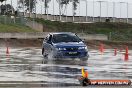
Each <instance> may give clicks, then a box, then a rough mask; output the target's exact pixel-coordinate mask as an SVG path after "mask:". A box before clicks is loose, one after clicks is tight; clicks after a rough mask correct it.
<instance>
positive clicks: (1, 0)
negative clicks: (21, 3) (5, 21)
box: [0, 0, 5, 14]
mask: <svg viewBox="0 0 132 88" xmlns="http://www.w3.org/2000/svg"><path fill="white" fill-rule="evenodd" d="M3 1H5V0H0V2H1V3H2V2H3ZM1 14H2V10H1Z"/></svg>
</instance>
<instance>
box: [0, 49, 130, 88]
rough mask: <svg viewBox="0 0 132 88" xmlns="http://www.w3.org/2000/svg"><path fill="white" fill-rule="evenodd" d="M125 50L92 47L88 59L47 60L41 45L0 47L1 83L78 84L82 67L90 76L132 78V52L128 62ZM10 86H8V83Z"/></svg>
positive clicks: (37, 84)
mask: <svg viewBox="0 0 132 88" xmlns="http://www.w3.org/2000/svg"><path fill="white" fill-rule="evenodd" d="M123 53H124V52H119V51H118V54H117V56H114V51H113V50H110V49H108V50H106V51H105V53H104V54H100V53H99V52H98V50H90V51H89V54H90V58H89V60H88V61H87V62H83V61H80V60H78V59H77V60H70V59H68V60H60V61H55V60H54V61H53V60H48V61H45V60H44V59H43V56H42V55H41V49H40V48H35V47H32V48H10V54H9V55H6V48H3V47H1V48H0V84H2V83H5V84H8V85H10V83H11V84H12V85H16V84H19V85H20V84H22V85H23V84H25V85H29V86H31V85H32V86H39V87H42V86H78V85H79V82H78V80H77V77H78V76H80V75H81V68H82V67H84V68H85V69H86V70H88V71H89V78H90V79H132V59H131V58H132V51H131V50H129V54H130V56H129V58H130V59H129V60H128V61H124V55H123ZM6 86H7V85H6Z"/></svg>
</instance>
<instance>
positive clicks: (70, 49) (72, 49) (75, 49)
mask: <svg viewBox="0 0 132 88" xmlns="http://www.w3.org/2000/svg"><path fill="white" fill-rule="evenodd" d="M66 50H68V51H77V50H78V48H66Z"/></svg>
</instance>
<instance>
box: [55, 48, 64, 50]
mask: <svg viewBox="0 0 132 88" xmlns="http://www.w3.org/2000/svg"><path fill="white" fill-rule="evenodd" d="M57 49H58V50H66V48H57Z"/></svg>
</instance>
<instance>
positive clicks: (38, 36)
mask: <svg viewBox="0 0 132 88" xmlns="http://www.w3.org/2000/svg"><path fill="white" fill-rule="evenodd" d="M47 34H48V32H37V33H0V38H4V39H8V38H10V39H11V38H12V39H43V38H45V37H46V35H47ZM78 36H79V37H80V38H82V39H86V40H108V37H107V36H106V35H103V34H87V35H86V34H78Z"/></svg>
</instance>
